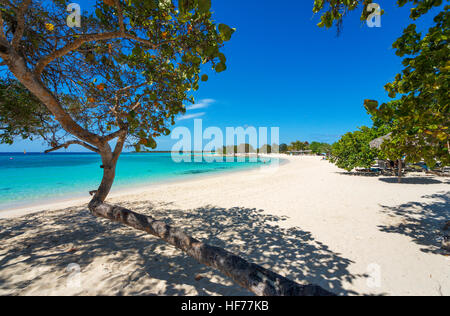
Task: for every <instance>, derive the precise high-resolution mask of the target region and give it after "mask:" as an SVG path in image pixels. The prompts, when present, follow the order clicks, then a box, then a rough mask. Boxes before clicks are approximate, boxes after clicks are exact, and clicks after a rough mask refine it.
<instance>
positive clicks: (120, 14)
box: [114, 0, 125, 34]
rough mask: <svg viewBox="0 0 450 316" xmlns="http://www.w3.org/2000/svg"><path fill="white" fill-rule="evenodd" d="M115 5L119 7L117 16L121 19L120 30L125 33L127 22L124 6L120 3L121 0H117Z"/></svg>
mask: <svg viewBox="0 0 450 316" xmlns="http://www.w3.org/2000/svg"><path fill="white" fill-rule="evenodd" d="M114 2H115V5H116V7H117V18H118V19H119V28H120V32H122V33H123V34H125V24H124V22H123V11H122V6H121V5H120V1H119V0H115V1H114Z"/></svg>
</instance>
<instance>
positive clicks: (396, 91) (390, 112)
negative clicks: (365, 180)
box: [365, 6, 450, 166]
mask: <svg viewBox="0 0 450 316" xmlns="http://www.w3.org/2000/svg"><path fill="white" fill-rule="evenodd" d="M449 9H450V6H446V7H445V8H444V11H442V12H440V13H439V14H438V15H437V16H436V17H435V19H434V22H435V23H436V25H435V26H433V27H431V28H430V29H429V31H428V33H427V34H426V35H425V36H422V34H420V33H418V32H417V31H416V26H415V25H414V24H412V25H410V26H409V27H408V28H407V29H406V30H405V31H404V33H403V35H402V36H401V37H400V38H399V39H398V40H397V41H396V42H395V43H394V45H393V47H394V48H395V49H396V54H397V55H398V56H400V57H404V60H403V66H404V67H405V69H403V71H402V73H400V74H398V75H397V76H396V77H395V80H394V81H393V82H391V83H388V84H387V85H386V86H385V88H386V90H387V91H388V92H389V96H390V97H392V98H395V97H397V96H400V99H398V100H395V101H391V102H389V103H387V104H382V105H380V106H378V102H376V101H366V102H365V107H366V109H367V110H368V112H369V113H370V114H371V116H372V119H373V120H374V122H377V121H378V122H382V123H384V124H388V125H390V126H391V131H392V137H391V140H390V141H389V142H385V143H384V144H383V147H382V150H383V152H384V153H385V154H386V155H387V156H388V157H393V156H397V157H399V156H403V155H406V161H407V162H419V161H421V160H425V162H426V163H427V164H428V165H430V166H434V165H435V164H436V163H437V162H442V163H444V164H446V165H448V164H450V148H449V142H450V132H449V128H450V102H449V100H450V98H449V91H450V89H449V83H450V61H449V56H450V47H449V44H448V38H449V37H450V12H449Z"/></svg>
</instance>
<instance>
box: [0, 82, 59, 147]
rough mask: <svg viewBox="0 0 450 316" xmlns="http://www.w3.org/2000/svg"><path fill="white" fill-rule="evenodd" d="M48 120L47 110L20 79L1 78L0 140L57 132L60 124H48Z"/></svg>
mask: <svg viewBox="0 0 450 316" xmlns="http://www.w3.org/2000/svg"><path fill="white" fill-rule="evenodd" d="M49 121H50V112H49V111H48V110H47V108H46V107H45V106H44V105H43V104H42V103H41V102H40V101H39V100H38V99H37V98H36V97H35V96H34V95H33V94H31V93H30V92H29V91H28V90H27V89H26V88H25V87H24V86H23V85H22V84H21V83H20V82H18V81H17V80H14V79H10V78H0V143H3V144H12V143H13V142H14V139H16V138H17V137H20V138H22V139H30V140H33V137H35V136H36V135H39V136H40V137H42V138H45V137H46V136H47V135H49V134H56V133H57V131H58V130H59V126H58V125H54V126H52V125H49V124H48V122H49Z"/></svg>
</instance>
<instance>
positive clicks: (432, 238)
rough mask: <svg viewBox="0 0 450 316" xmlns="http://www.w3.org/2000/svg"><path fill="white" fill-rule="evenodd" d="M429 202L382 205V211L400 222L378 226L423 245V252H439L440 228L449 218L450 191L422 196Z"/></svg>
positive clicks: (384, 230)
mask: <svg viewBox="0 0 450 316" xmlns="http://www.w3.org/2000/svg"><path fill="white" fill-rule="evenodd" d="M423 198H425V199H430V201H429V202H410V203H406V204H402V205H399V206H395V207H388V206H382V207H383V212H384V213H386V214H387V215H389V216H390V217H392V218H396V219H399V220H400V221H401V222H400V223H399V224H395V225H389V226H379V228H380V229H381V231H383V232H386V233H396V234H402V235H405V236H408V237H410V238H412V240H413V241H414V242H415V243H417V244H419V245H421V246H423V248H422V249H421V251H423V252H425V253H434V254H440V253H443V250H441V249H440V248H441V242H440V240H439V239H440V237H442V235H443V233H442V230H441V228H442V227H443V226H444V224H445V223H446V222H448V220H449V219H450V191H449V192H441V193H439V194H433V195H428V196H424V197H423Z"/></svg>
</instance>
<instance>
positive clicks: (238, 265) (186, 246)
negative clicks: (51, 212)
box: [89, 198, 334, 296]
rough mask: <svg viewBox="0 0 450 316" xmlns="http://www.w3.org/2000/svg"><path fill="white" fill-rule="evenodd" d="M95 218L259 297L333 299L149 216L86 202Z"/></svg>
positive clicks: (318, 289) (329, 294) (327, 294)
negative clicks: (168, 248)
mask: <svg viewBox="0 0 450 316" xmlns="http://www.w3.org/2000/svg"><path fill="white" fill-rule="evenodd" d="M89 210H90V211H91V213H92V214H93V215H94V216H97V217H101V218H106V219H109V220H111V221H113V222H119V223H122V224H125V225H127V226H130V227H133V228H135V229H138V230H141V231H145V232H147V233H148V234H151V235H153V236H156V237H158V238H161V239H162V240H164V241H166V242H167V243H169V244H171V245H173V246H175V247H176V248H178V249H180V250H182V251H183V252H185V253H186V254H188V255H189V256H191V257H192V258H194V259H195V260H197V261H198V262H200V263H202V264H205V265H207V266H210V267H212V268H214V269H217V270H219V271H220V272H222V273H223V274H224V275H226V276H228V277H230V278H231V279H232V280H233V281H234V282H236V283H237V284H239V285H240V286H242V287H243V288H245V289H248V290H249V291H251V292H253V293H254V294H256V295H259V296H334V294H333V293H330V292H328V291H327V290H325V289H323V288H321V287H320V286H317V285H312V284H311V285H300V284H298V283H295V282H293V281H291V280H289V279H287V278H285V277H283V276H281V275H279V274H277V273H274V272H272V271H270V270H267V269H265V268H263V267H261V266H259V265H256V264H254V263H250V262H248V261H246V260H244V259H243V258H241V257H239V256H236V255H234V254H232V253H230V252H228V251H226V250H224V249H222V248H218V247H213V246H210V245H208V244H205V243H203V242H201V241H199V240H197V239H194V238H192V237H191V236H188V235H186V234H185V233H184V232H183V231H181V230H179V229H177V228H173V227H171V226H169V225H167V224H166V223H164V222H162V221H157V220H155V219H153V218H152V217H150V216H145V215H141V214H138V213H135V212H132V211H130V210H127V209H125V208H122V207H119V206H113V205H108V204H105V203H102V202H100V201H96V200H95V198H94V199H93V200H92V201H91V202H90V203H89Z"/></svg>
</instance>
